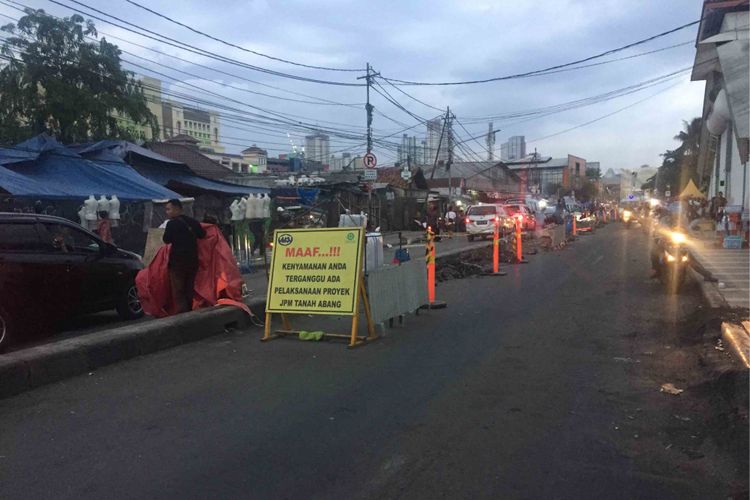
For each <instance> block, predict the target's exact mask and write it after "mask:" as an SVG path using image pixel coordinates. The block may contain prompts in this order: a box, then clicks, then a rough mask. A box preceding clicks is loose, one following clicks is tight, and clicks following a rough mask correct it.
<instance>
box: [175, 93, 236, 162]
mask: <svg viewBox="0 0 750 500" xmlns="http://www.w3.org/2000/svg"><path fill="white" fill-rule="evenodd" d="M161 109H162V120H163V121H164V126H163V130H164V138H165V139H168V138H170V137H174V136H177V135H180V134H186V135H189V136H190V137H192V138H193V139H197V140H198V146H199V147H200V148H202V149H209V150H211V151H212V152H214V153H223V152H224V146H222V145H221V144H220V143H219V115H218V114H217V113H214V112H213V111H205V110H202V109H196V108H190V107H187V106H183V105H182V104H179V103H175V102H171V101H162V105H161Z"/></svg>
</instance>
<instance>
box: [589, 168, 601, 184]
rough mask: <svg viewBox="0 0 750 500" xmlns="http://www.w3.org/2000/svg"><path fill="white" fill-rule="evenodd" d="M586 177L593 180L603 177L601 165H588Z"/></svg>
mask: <svg viewBox="0 0 750 500" xmlns="http://www.w3.org/2000/svg"><path fill="white" fill-rule="evenodd" d="M586 178H587V179H591V180H595V181H596V180H599V179H601V178H602V172H601V170H599V167H586Z"/></svg>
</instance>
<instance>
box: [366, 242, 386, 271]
mask: <svg viewBox="0 0 750 500" xmlns="http://www.w3.org/2000/svg"><path fill="white" fill-rule="evenodd" d="M366 236H367V247H366V248H365V256H366V258H365V272H367V273H369V272H371V271H376V270H377V269H378V268H380V267H382V266H383V264H384V262H383V260H384V257H383V235H382V234H380V233H367V235H366Z"/></svg>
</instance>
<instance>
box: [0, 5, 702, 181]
mask: <svg viewBox="0 0 750 500" xmlns="http://www.w3.org/2000/svg"><path fill="white" fill-rule="evenodd" d="M21 1H23V2H24V3H26V4H27V5H30V6H33V7H36V8H43V9H45V10H46V11H48V12H51V13H53V14H55V15H66V16H68V15H71V14H72V13H73V12H72V11H71V10H69V9H66V8H63V7H60V6H58V5H55V4H53V3H51V2H48V1H43V0H21ZM60 1H61V2H62V3H68V0H60ZM80 1H81V2H82V3H85V4H88V5H90V6H92V7H95V8H98V9H100V10H102V11H105V12H107V13H109V14H112V15H115V16H117V17H120V18H121V19H123V20H126V21H129V22H132V23H134V24H136V25H138V26H141V27H144V28H148V29H151V30H153V31H155V32H158V33H160V34H163V35H166V36H169V37H172V38H174V39H176V40H179V41H182V42H186V43H189V44H191V45H194V46H197V47H200V48H203V49H206V50H210V51H212V52H216V53H219V54H221V55H223V56H225V57H230V58H233V59H237V60H239V61H242V62H245V63H248V64H252V65H255V66H260V67H263V68H268V69H273V70H276V71H282V72H285V73H290V74H294V75H300V76H305V77H310V78H315V79H321V80H328V81H330V80H335V81H343V82H349V83H361V80H356V77H357V76H360V74H357V73H348V72H333V71H322V70H316V69H307V68H302V67H296V66H292V65H289V64H285V63H282V62H278V61H273V60H269V59H266V58H263V57H259V56H255V55H253V54H249V53H246V52H243V51H240V50H238V49H232V48H230V47H227V46H225V45H223V44H221V43H219V42H216V41H212V40H209V39H207V38H205V37H202V36H200V35H197V34H195V33H192V32H191V31H189V30H187V29H185V28H182V27H179V26H176V25H174V24H171V23H169V22H168V21H166V20H164V19H160V18H158V17H156V16H154V15H153V14H150V13H148V12H145V11H143V10H140V9H138V8H137V7H134V6H133V5H131V4H128V3H127V2H126V1H125V0H107V1H103V0H80ZM139 3H142V4H144V5H147V6H148V7H150V8H152V9H154V10H156V11H159V12H162V13H164V14H167V15H169V16H171V17H173V18H174V19H176V20H179V21H181V22H183V23H185V24H187V25H190V26H192V27H194V28H196V29H198V30H201V31H204V32H206V33H209V34H212V35H214V36H216V37H219V38H222V39H224V40H227V41H230V42H232V43H235V44H237V45H241V46H243V47H246V48H248V49H252V50H254V51H258V52H262V53H265V54H269V55H272V56H276V57H280V58H284V59H288V60H292V61H297V62H301V63H305V64H309V65H318V66H327V67H343V68H363V67H364V65H365V63H366V62H370V63H371V64H372V65H373V67H374V68H375V70H377V71H379V72H380V73H381V74H382V75H383V76H387V77H390V78H396V79H402V80H412V81H429V82H435V81H458V80H473V79H483V78H490V77H495V76H503V75H508V74H516V73H522V72H526V71H531V70H536V69H541V68H546V67H549V66H553V65H557V64H562V63H566V62H570V61H573V60H577V59H582V58H584V57H588V56H591V55H594V54H598V53H600V52H603V51H605V50H608V49H613V48H617V47H620V46H623V45H626V44H628V43H631V42H634V41H637V40H640V39H643V38H646V37H649V36H652V35H655V34H657V33H661V32H663V31H667V30H669V29H672V28H675V27H677V26H680V25H683V24H686V23H689V22H692V21H695V20H697V19H698V18H699V17H700V12H701V5H702V2H701V1H700V0H660V1H658V2H656V1H653V0H629V1H622V0H617V1H614V0H590V1H569V0H554V1H553V0H547V1H540V0H536V1H523V0H517V1H514V2H507V1H506V2H502V1H497V0H495V1H493V0H460V1H441V0H430V1H421V0H420V1H414V0H400V1H393V0H378V1H376V2H374V1H369V2H366V1H351V0H348V1H345V0H317V1H311V0H305V1H302V0H292V1H289V0H287V1H284V2H269V1H263V0H261V1H230V0H214V1H212V2H207V1H206V0H181V1H180V2H175V1H168V0H140V1H139ZM69 5H71V6H74V7H77V8H79V9H83V10H85V8H84V7H81V6H80V5H78V6H76V5H74V4H72V3H70V4H69ZM177 5H179V8H176V6H177ZM0 12H1V13H3V14H7V15H11V16H14V17H18V15H19V13H18V12H14V11H12V10H11V9H9V8H7V7H4V6H0ZM92 14H95V13H92ZM95 15H97V16H100V17H101V14H95ZM94 22H95V23H96V25H97V28H98V29H99V30H100V31H101V32H104V33H107V34H109V35H115V36H117V37H121V38H124V39H126V40H130V41H134V42H136V43H138V44H141V45H144V46H146V47H149V48H155V49H158V50H159V51H161V52H165V53H167V54H170V55H173V56H177V57H180V58H184V59H188V60H189V61H191V62H195V63H200V64H202V65H205V66H209V67H211V68H215V69H217V70H220V71H224V72H228V73H232V74H234V75H236V76H229V75H227V74H223V73H217V72H215V71H210V70H208V69H205V68H201V67H196V66H195V65H193V64H191V63H188V62H183V61H179V60H176V59H174V58H172V57H168V56H164V55H159V54H156V53H154V52H152V51H149V50H147V49H145V48H140V47H136V46H132V45H129V44H128V43H125V42H123V41H121V40H117V39H114V38H111V37H110V36H106V35H104V36H106V37H107V38H108V39H109V41H110V42H113V43H115V44H117V45H118V46H120V47H121V48H122V49H124V50H127V51H129V52H132V53H134V54H137V55H140V56H142V57H147V58H149V59H153V60H156V61H158V62H159V63H161V64H166V65H168V66H171V67H173V68H176V69H179V70H183V71H187V72H189V73H193V74H195V75H197V76H200V77H201V78H205V79H208V80H209V81H208V82H207V81H205V80H200V79H197V78H192V77H189V76H187V75H184V74H180V73H178V72H176V71H174V70H171V69H165V68H164V67H158V66H156V65H153V64H151V63H147V62H144V61H142V60H140V61H139V60H137V59H136V58H134V57H132V56H130V55H128V54H123V59H126V60H129V61H133V62H138V63H139V64H143V65H145V66H148V67H150V68H152V69H153V70H156V71H160V72H162V73H165V74H168V75H169V76H171V77H174V78H176V79H179V80H181V81H183V82H186V83H189V84H192V85H196V86H198V87H201V88H203V89H206V90H210V91H212V92H215V93H216V94H220V95H221V96H226V97H229V98H230V99H233V100H235V101H239V102H240V103H243V104H240V103H234V102H228V101H222V99H221V98H220V97H218V96H206V95H203V96H201V98H202V99H205V100H206V101H211V102H212V103H222V104H223V105H225V106H229V107H231V108H233V109H234V110H235V111H234V112H233V113H234V114H235V115H236V117H237V118H242V119H243V120H247V119H248V118H252V117H250V116H248V115H247V113H252V112H258V111H257V110H255V109H252V108H249V107H247V106H245V105H244V104H247V105H251V106H257V107H259V108H262V109H264V110H268V111H273V112H277V113H282V114H284V115H294V116H295V119H296V120H300V121H304V122H307V123H317V124H320V125H321V126H324V127H335V128H336V129H345V130H348V131H349V132H350V133H354V134H363V130H364V126H365V113H364V108H363V107H358V108H351V107H345V106H338V105H336V106H320V105H315V104H309V103H299V102H288V101H282V100H277V99H273V98H267V97H262V96H258V95H255V94H252V93H249V92H245V91H242V90H239V88H242V89H247V90H251V91H256V92H265V93H271V94H274V95H278V96H284V97H288V98H292V99H300V100H307V101H309V100H310V98H308V97H301V96H299V95H293V94H290V93H286V92H284V91H292V92H297V93H302V94H306V95H308V96H312V97H318V98H323V99H328V100H331V101H335V102H339V103H348V104H355V103H356V104H361V103H363V102H364V98H365V89H364V88H363V87H340V86H332V85H323V84H315V83H309V82H299V81H295V80H290V79H287V78H281V77H278V76H272V75H268V74H264V73H260V72H257V71H254V70H251V69H246V68H241V67H237V66H233V65H231V64H227V63H223V62H217V61H215V60H213V59H211V58H208V57H203V56H198V55H195V54H190V53H187V52H184V51H182V50H179V49H176V48H174V47H169V46H166V45H164V44H161V43H158V42H156V41H153V40H149V39H146V38H142V37H140V36H138V35H136V34H133V33H131V32H128V31H126V30H123V29H120V28H116V27H113V26H110V25H107V24H106V23H104V22H101V21H97V20H94ZM696 30H697V28H696V27H695V26H692V27H690V28H686V29H683V30H681V31H678V32H676V33H674V34H671V35H668V36H665V37H661V38H659V39H657V40H654V41H652V42H649V43H646V44H643V45H640V46H638V47H635V48H633V49H629V50H627V51H623V52H619V53H617V54H615V55H612V56H609V57H606V58H602V59H597V60H596V61H592V62H599V61H603V60H607V59H614V58H621V57H623V56H629V55H634V54H638V53H642V52H647V51H652V50H655V49H659V48H663V47H667V46H671V45H675V44H680V43H683V42H691V43H689V44H687V45H682V46H679V47H676V48H671V49H668V50H664V51H660V52H656V53H653V54H649V55H645V56H642V57H635V58H632V59H627V60H622V61H617V62H613V63H611V64H604V65H598V66H594V67H590V68H584V69H579V70H575V71H565V72H560V73H555V74H551V75H545V76H536V77H530V78H523V79H515V80H508V81H500V82H493V83H484V84H477V85H461V86H447V87H414V86H405V87H402V89H403V90H404V91H406V92H407V93H409V94H411V95H413V96H414V97H416V98H418V99H420V100H422V101H424V102H425V103H428V104H431V105H433V106H435V107H437V108H441V109H444V108H445V106H450V107H451V110H452V111H453V112H454V113H455V115H456V118H457V119H458V120H459V121H460V122H461V123H463V124H464V125H465V127H466V128H467V129H468V130H469V132H471V134H472V135H479V134H482V133H485V132H486V130H487V121H489V120H488V119H486V118H485V117H488V116H491V115H500V114H507V113H511V112H516V111H521V112H523V111H527V110H530V109H535V108H543V107H546V106H552V105H556V104H561V103H565V102H569V101H575V100H578V99H583V98H587V97H591V96H595V95H599V94H603V93H606V92H610V91H613V90H617V89H620V88H623V87H628V86H631V85H634V84H638V83H640V82H643V81H646V80H651V79H653V78H656V77H659V76H662V75H666V74H669V73H673V72H675V71H678V70H681V69H683V68H688V67H690V66H691V65H692V62H693V57H694V53H695V48H694V41H695V36H696ZM100 36H102V35H101V34H100ZM134 69H135V68H134ZM138 71H139V72H141V73H147V74H148V72H147V71H145V70H143V69H138ZM152 76H153V75H152ZM162 79H164V80H165V81H167V79H166V78H163V77H162ZM248 79H249V80H253V81H255V82H260V83H263V84H266V85H271V86H273V87H277V88H279V89H283V90H281V91H280V90H276V89H271V88H268V87H263V86H261V85H259V84H258V83H251V82H249V81H247V80H248ZM222 83H223V84H229V85H231V86H233V87H238V88H227V87H225V86H222V85H221V84H222ZM384 85H386V84H384ZM170 88H171V89H172V91H178V92H180V93H183V94H195V92H194V91H193V90H188V89H186V88H184V87H183V88H179V87H178V86H172V87H170ZM385 88H386V90H388V91H389V92H390V94H391V95H392V96H393V97H394V98H395V99H396V100H397V101H398V102H400V103H401V104H402V105H403V106H404V107H405V108H407V109H408V110H410V111H411V112H412V113H414V114H415V115H417V116H419V117H423V118H430V117H434V116H437V115H438V111H436V110H433V109H431V108H428V107H425V106H424V105H422V104H419V103H417V102H415V101H413V100H411V99H410V98H409V97H407V96H405V95H404V94H402V93H400V92H399V91H398V90H396V89H395V88H393V87H389V86H387V85H386V87H385ZM703 88H704V84H703V82H690V77H689V73H687V74H682V75H681V76H679V77H678V78H675V79H671V80H668V81H666V82H664V83H661V84H659V85H656V86H652V87H650V88H646V89H643V90H642V91H639V92H635V93H632V94H630V95H626V96H622V97H618V98H615V99H611V100H608V101H606V102H601V103H597V104H593V105H590V106H586V107H580V108H578V109H573V110H568V111H564V112H560V113H556V114H551V115H546V116H542V117H536V119H533V120H530V119H528V117H525V118H521V119H519V118H515V119H505V120H499V119H495V120H494V122H495V129H501V131H500V132H499V133H498V134H497V144H496V156H499V151H500V143H501V142H504V141H505V140H506V139H507V137H509V136H512V135H525V136H526V140H527V143H528V146H527V147H528V149H529V151H533V150H534V148H537V150H538V151H539V152H540V153H541V154H543V155H549V156H553V157H561V156H565V155H566V154H574V155H577V156H581V157H583V158H585V159H586V160H588V161H600V162H601V164H602V168H603V170H605V171H606V170H607V169H608V168H614V169H619V168H632V167H637V166H639V165H641V164H651V165H658V164H659V163H660V158H659V154H660V153H662V152H664V150H666V149H667V148H671V149H673V148H674V147H676V145H677V143H676V142H675V141H674V140H673V139H672V137H673V136H674V135H675V134H676V133H677V132H679V130H680V129H681V127H682V120H689V119H690V118H692V117H694V116H699V115H700V110H701V104H702V96H703ZM651 96H652V97H651ZM638 101H643V102H641V103H639V104H634V103H636V102H638ZM372 102H373V104H374V105H375V107H376V110H377V111H378V112H380V113H383V114H384V115H386V116H388V117H390V118H391V119H392V120H395V121H396V122H399V123H400V124H402V125H399V124H397V123H395V122H394V121H391V120H389V119H387V118H385V117H384V116H382V115H380V114H376V115H375V117H374V127H375V131H376V132H375V134H376V137H383V136H385V135H389V134H394V133H396V132H398V131H400V130H401V129H403V128H405V127H406V126H415V125H417V123H418V122H417V119H416V118H414V117H413V116H410V115H409V114H406V113H405V112H404V111H402V110H400V109H398V108H396V107H395V106H394V105H392V104H391V103H389V102H387V101H385V99H384V98H382V97H381V96H380V95H378V94H375V93H373V94H372ZM631 105H632V106H631ZM623 108H626V109H623ZM620 109H623V110H622V111H619V112H617V111H618V110H620ZM615 112H616V113H615ZM261 113H262V112H261ZM612 113H615V114H613V115H612V116H609V117H606V118H603V119H601V120H599V121H596V122H594V123H591V124H589V125H587V126H582V127H579V128H575V129H574V130H571V131H568V132H564V133H559V132H563V131H566V130H568V129H571V128H573V127H577V126H579V125H582V124H584V123H587V122H590V121H592V120H596V119H598V118H600V117H603V116H605V115H609V114H612ZM235 124H236V122H235ZM241 128H242V130H241V129H237V128H233V127H230V126H229V124H228V123H227V122H224V123H223V124H222V139H223V141H224V142H225V143H226V144H227V149H228V150H229V151H238V150H240V149H242V146H247V145H250V144H253V143H255V144H258V145H260V146H264V147H266V148H267V149H269V154H270V155H272V156H276V155H278V154H279V153H281V152H286V151H287V150H288V149H289V147H288V146H287V144H288V143H289V140H288V138H287V136H286V131H284V130H282V129H283V127H280V128H277V130H261V129H258V128H257V125H256V124H253V123H250V122H246V123H245V124H243V125H241ZM455 130H456V133H457V135H458V136H459V137H461V136H463V138H464V139H465V138H467V137H468V136H469V134H468V133H466V132H465V131H464V130H463V129H461V128H460V127H459V126H458V125H457V126H456V129H455ZM409 133H410V134H411V133H414V134H416V135H417V136H424V135H425V127H424V125H418V126H415V127H414V128H412V129H411V130H410V131H409ZM558 133H559V134H558ZM290 134H291V137H292V140H293V141H295V142H296V143H297V144H301V143H302V141H303V136H304V134H303V133H300V132H294V131H290ZM553 134H556V135H554V136H553V137H549V138H546V139H545V137H547V136H550V135H553ZM400 135H401V134H400V133H399V134H397V135H396V136H395V139H396V140H398V138H399V137H400ZM390 140H394V139H393V138H392V139H390ZM479 143H480V144H478V143H477V142H474V141H469V142H466V146H468V147H470V148H471V149H472V150H473V151H474V153H476V154H477V155H481V156H482V157H483V158H485V157H486V155H487V152H486V151H485V150H483V149H482V147H483V146H484V139H483V138H480V139H479ZM359 144H360V143H359V142H356V141H351V140H343V139H338V138H332V144H331V150H332V151H339V150H343V149H345V148H349V149H348V150H350V151H352V152H353V153H354V154H361V153H362V152H363V151H364V147H358V145H359ZM376 153H378V156H379V159H380V163H381V164H388V163H390V164H392V163H393V159H394V156H395V154H394V152H393V151H387V150H386V149H384V148H380V147H379V148H376ZM457 153H458V154H459V155H460V156H464V157H469V159H472V157H471V156H470V155H469V154H468V153H466V152H460V151H458V152H457Z"/></svg>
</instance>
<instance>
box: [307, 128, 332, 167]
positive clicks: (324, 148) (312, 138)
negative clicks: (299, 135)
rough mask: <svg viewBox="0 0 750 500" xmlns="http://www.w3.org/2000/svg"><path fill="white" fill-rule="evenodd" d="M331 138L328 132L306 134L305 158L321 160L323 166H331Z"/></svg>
mask: <svg viewBox="0 0 750 500" xmlns="http://www.w3.org/2000/svg"><path fill="white" fill-rule="evenodd" d="M330 150H331V146H330V139H329V137H328V136H327V135H326V134H322V133H316V134H312V135H307V136H305V159H306V160H311V161H319V162H320V163H321V164H322V165H323V168H327V167H328V166H329V161H330V159H331V153H330Z"/></svg>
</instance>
